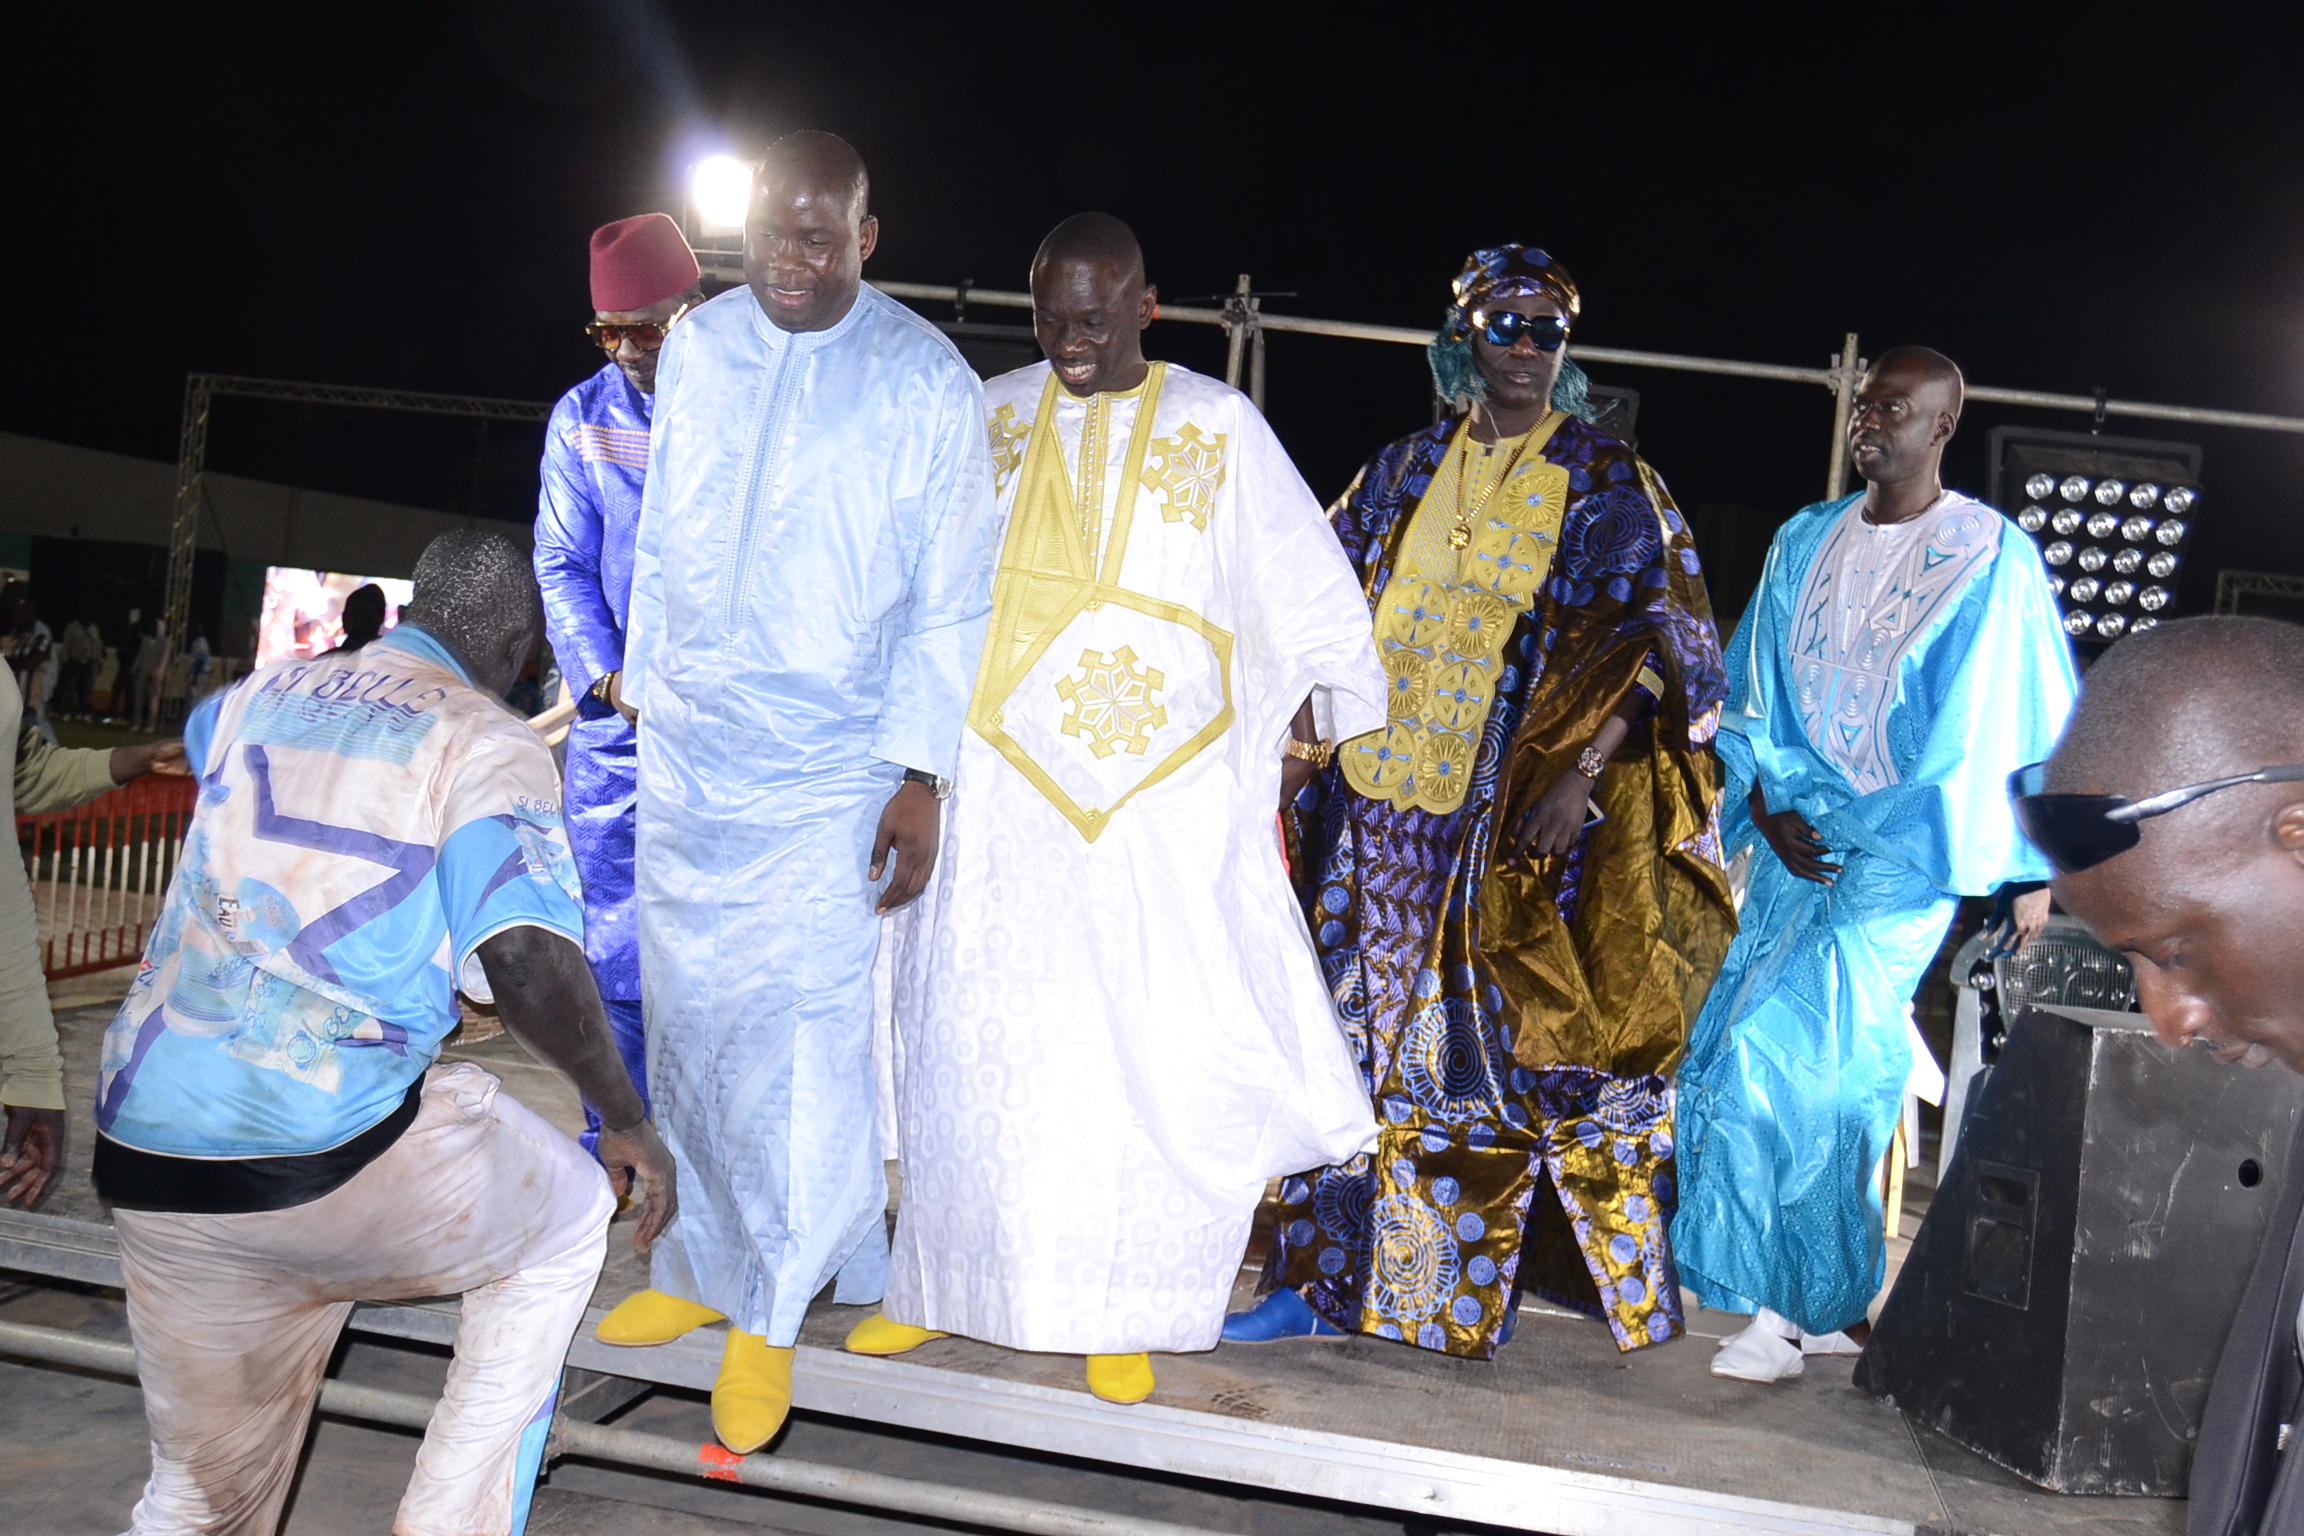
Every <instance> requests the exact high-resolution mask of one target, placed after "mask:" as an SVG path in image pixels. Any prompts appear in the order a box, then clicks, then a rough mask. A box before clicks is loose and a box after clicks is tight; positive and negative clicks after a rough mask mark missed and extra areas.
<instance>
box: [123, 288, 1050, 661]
mask: <svg viewBox="0 0 2304 1536" xmlns="http://www.w3.org/2000/svg"><path fill="white" fill-rule="evenodd" d="M1027 302H1029V301H1027ZM219 395H237V396H240V397H242V398H244V399H251V400H291V401H295V402H297V403H299V404H303V405H336V406H344V407H347V408H350V409H353V410H370V411H411V412H416V413H419V414H422V415H429V416H472V417H478V418H479V419H480V420H481V421H482V422H483V423H486V422H490V421H546V420H549V419H550V418H551V415H552V407H551V406H550V405H548V404H543V403H540V402H538V401H534V400H497V399H491V398H489V397H487V396H484V395H432V394H424V393H422V392H420V391H417V390H412V389H361V388H358V387H355V386H352V385H347V384H303V383H297V382H295V381H293V380H288V379H245V378H237V377H234V376H233V375H230V374H222V373H195V374H191V375H188V376H187V377H186V378H185V380H184V430H183V433H182V435H181V436H180V437H179V439H178V442H177V449H176V509H175V518H174V520H173V522H171V524H170V525H169V529H168V580H167V584H166V585H165V587H164V588H163V589H162V590H163V591H164V593H165V594H166V596H165V599H164V601H163V602H162V605H161V610H160V617H161V623H162V624H163V626H164V627H165V632H166V635H167V645H168V652H167V654H168V658H169V660H170V662H171V663H172V662H173V661H174V659H175V657H176V655H177V654H178V653H179V652H180V651H181V650H182V649H183V646H184V643H185V631H186V629H187V627H188V626H189V625H190V623H191V620H192V562H193V558H194V553H195V551H196V550H197V549H198V547H199V543H200V496H201V477H202V476H203V475H204V474H206V473H207V467H208V418H209V414H210V412H211V410H212V409H213V407H214V405H215V401H216V397H217V396H219ZM475 483H477V481H475Z"/></svg>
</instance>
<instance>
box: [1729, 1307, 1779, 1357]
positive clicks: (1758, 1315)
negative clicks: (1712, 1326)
mask: <svg viewBox="0 0 2304 1536" xmlns="http://www.w3.org/2000/svg"><path fill="white" fill-rule="evenodd" d="M1745 1326H1746V1330H1747V1331H1749V1330H1750V1329H1753V1328H1765V1329H1767V1330H1768V1331H1769V1332H1770V1333H1772V1334H1774V1335H1776V1337H1778V1338H1780V1339H1797V1338H1799V1337H1800V1325H1799V1324H1798V1323H1795V1322H1794V1321H1792V1319H1790V1318H1788V1317H1786V1316H1785V1315H1784V1314H1783V1313H1781V1312H1771V1311H1769V1310H1768V1309H1767V1308H1766V1307H1762V1308H1761V1309H1760V1310H1759V1311H1757V1312H1755V1313H1753V1314H1752V1321H1751V1322H1750V1323H1748V1324H1746V1325H1745ZM1743 1336H1744V1335H1743V1334H1741V1333H1731V1334H1729V1335H1728V1336H1727V1337H1726V1338H1723V1339H1720V1340H1717V1341H1715V1342H1714V1344H1713V1345H1712V1347H1713V1348H1714V1349H1726V1348H1727V1347H1728V1346H1729V1345H1730V1344H1732V1343H1734V1342H1735V1341H1736V1340H1738V1339H1740V1338H1742V1337H1743Z"/></svg>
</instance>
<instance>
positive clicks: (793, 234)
mask: <svg viewBox="0 0 2304 1536" xmlns="http://www.w3.org/2000/svg"><path fill="white" fill-rule="evenodd" d="M871 200H872V188H871V181H870V178H868V177H867V176H866V175H865V174H864V157H863V156H861V155H859V154H857V153H856V150H855V146H853V145H851V144H850V143H849V142H848V141H847V140H846V139H843V138H841V137H840V136H839V135H838V134H832V133H817V132H815V131H813V130H811V131H809V132H805V133H788V134H786V135H784V137H782V138H780V139H778V140H777V141H776V142H775V143H773V144H771V145H769V146H768V153H766V154H764V155H762V156H761V157H760V164H759V167H758V169H757V170H756V171H755V172H754V173H753V177H752V209H751V212H750V213H749V214H748V215H746V217H745V220H744V281H745V283H746V284H747V285H748V286H749V287H750V288H751V290H752V296H753V297H754V298H755V299H758V300H759V301H760V309H761V312H762V313H763V314H765V315H767V317H768V318H769V319H770V320H771V321H773V322H774V323H775V324H776V325H777V326H778V327H779V328H781V329H783V330H787V331H797V332H807V331H828V330H830V329H831V328H832V327H833V326H835V325H838V324H839V323H840V322H841V320H843V319H844V318H846V316H847V314H848V311H849V310H850V309H852V308H854V307H855V304H856V291H857V289H858V288H859V287H861V286H862V284H863V282H864V261H865V258H866V257H868V256H870V255H871V254H872V248H873V247H874V246H875V245H877V244H879V241H880V221H879V220H878V219H876V218H874V217H873V216H872V210H871V206H870V205H871Z"/></svg>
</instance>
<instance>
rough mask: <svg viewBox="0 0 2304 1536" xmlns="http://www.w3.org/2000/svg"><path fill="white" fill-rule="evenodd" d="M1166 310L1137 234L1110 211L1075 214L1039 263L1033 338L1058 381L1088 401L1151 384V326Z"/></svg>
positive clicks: (1051, 235) (1051, 234)
mask: <svg viewBox="0 0 2304 1536" xmlns="http://www.w3.org/2000/svg"><path fill="white" fill-rule="evenodd" d="M1159 308H1160V291H1159V290H1158V289H1157V288H1154V287H1153V286H1152V285H1151V284H1150V283H1148V282H1146V281H1145V280H1144V248H1143V247H1142V246H1140V245H1138V244H1137V243H1136V231H1134V230H1132V229H1130V228H1129V227H1128V226H1127V225H1125V224H1123V223H1121V222H1120V221H1119V220H1118V219H1116V218H1114V217H1112V215H1110V214H1108V213H1076V214H1074V215H1072V217H1070V218H1068V219H1066V220H1065V221H1064V222H1063V223H1061V224H1059V225H1057V226H1056V227H1055V228H1054V229H1052V230H1050V231H1048V238H1047V239H1045V240H1043V241H1041V242H1040V251H1039V254H1038V255H1036V256H1034V257H1033V258H1032V332H1033V334H1034V335H1035V336H1036V337H1038V338H1039V341H1040V350H1041V351H1042V352H1043V353H1045V354H1047V357H1048V364H1049V366H1050V367H1052V368H1054V369H1055V370H1056V378H1057V380H1058V382H1060V383H1061V384H1063V386H1064V387H1065V388H1066V389H1068V390H1070V391H1071V392H1072V393H1073V394H1074V395H1076V396H1079V397H1081V398H1083V399H1085V398H1086V397H1087V396H1090V395H1094V394H1098V393H1101V392H1103V391H1106V390H1123V389H1134V388H1135V387H1136V386H1137V385H1139V384H1141V383H1143V382H1144V376H1145V375H1146V374H1147V373H1148V372H1150V371H1151V364H1149V363H1147V362H1145V361H1144V328H1145V327H1146V326H1148V325H1150V324H1151V323H1152V317H1153V315H1155V314H1156V313H1158V311H1159Z"/></svg>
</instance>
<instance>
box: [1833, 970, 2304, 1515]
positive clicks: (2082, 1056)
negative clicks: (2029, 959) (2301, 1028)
mask: <svg viewBox="0 0 2304 1536" xmlns="http://www.w3.org/2000/svg"><path fill="white" fill-rule="evenodd" d="M2300 1105H2304V1078H2299V1077H2298V1076H2297V1075H2296V1074H2295V1073H2293V1072H2290V1071H2288V1070H2287V1069H2286V1068H2285V1067H2281V1066H2277V1065H2274V1066H2268V1067H2263V1068H2259V1069H2257V1070H2254V1071H2250V1070H2248V1069H2246V1068H2243V1067H2237V1066H2225V1065H2223V1064H2221V1063H2219V1062H2218V1061H2217V1060H2216V1059H2215V1057H2214V1056H2213V1055H2211V1054H2210V1053H2209V1052H2208V1051H2206V1050H2204V1049H2192V1050H2182V1051H2171V1050H2169V1049H2168V1048H2167V1047H2165V1046H2163V1045H2161V1044H2160V1043H2159V1042H2158V1041H2157V1040H2155V1039H2154V1038H2153V1037H2152V1033H2151V1026H2150V1024H2149V1022H2148V1021H2147V1020H2146V1019H2145V1018H2144V1016H2143V1015H2142V1014H2136V1013H2105V1012H2099V1011H2097V1010H2095V1009H2087V1008H2060V1009H2053V1010H2051V1009H2046V1008H2028V1009H2026V1010H2024V1012H2023V1013H2022V1014H2021V1015H2019V1016H2018V1018H2017V1020H2016V1022H2015V1024H2014V1025H2013V1026H2012V1027H2011V1028H2010V1030H2009V1033H2008V1041H2007V1044H2006V1045H2004V1046H2003V1047H2002V1048H2001V1052H2000V1060H1999V1062H1998V1064H1997V1065H1996V1066H1995V1067H1994V1068H1993V1069H1992V1070H1991V1071H1990V1072H1989V1073H1986V1074H1984V1075H1983V1076H1982V1077H1981V1078H1980V1079H1979V1081H1978V1083H1977V1087H1976V1093H1975V1097H1974V1098H1973V1099H1972V1100H1971V1102H1970V1106H1969V1109H1968V1115H1967V1123H1966V1125H1965V1127H1964V1128H1963V1129H1962V1131H1961V1133H1960V1145H1959V1150H1958V1151H1957V1152H1956V1153H1955V1154H1954V1155H1953V1159H1952V1165H1951V1167H1950V1168H1949V1169H1947V1170H1946V1173H1945V1178H1944V1182H1943V1184H1942V1186H1941V1187H1940V1188H1939V1189H1938V1190H1937V1192H1936V1198H1935V1200H1934V1202H1933V1203H1932V1204H1931V1205H1930V1206H1929V1208H1928V1216H1927V1219H1926V1220H1925V1221H1923V1222H1922V1223H1921V1225H1920V1233H1919V1236H1917V1237H1915V1238H1914V1239H1913V1240H1912V1251H1911V1254H1910V1255H1909V1256H1908V1257H1907V1258H1906V1259H1905V1261H1904V1268H1903V1272H1902V1273H1901V1274H1899V1275H1898V1276H1897V1277H1896V1288H1895V1289H1894V1290H1893V1291H1892V1292H1890V1293H1889V1297H1888V1304H1887V1306H1886V1307H1885V1308H1883V1309H1882V1311H1881V1313H1880V1320H1879V1321H1878V1322H1877V1323H1875V1324H1874V1325H1873V1327H1872V1337H1871V1339H1870V1341H1869V1342H1868V1343H1867V1344H1866V1346H1865V1349H1864V1356H1863V1358H1862V1359H1861V1360H1859V1361H1857V1363H1856V1378H1855V1379H1856V1385H1857V1386H1859V1387H1861V1388H1863V1389H1864V1390H1865V1391H1867V1392H1870V1393H1872V1394H1873V1395H1874V1396H1877V1397H1885V1398H1888V1399H1890V1400H1892V1401H1893V1402H1894V1403H1895V1405H1896V1406H1897V1407H1898V1408H1900V1409H1902V1410H1903V1411H1904V1412H1905V1413H1907V1414H1909V1415H1910V1416H1911V1417H1913V1418H1915V1419H1917V1420H1919V1421H1920V1422H1922V1423H1924V1424H1927V1425H1930V1426H1932V1427H1933V1428H1935V1429H1936V1430H1938V1431H1940V1432H1941V1433H1943V1434H1944V1435H1946V1436H1948V1437H1950V1438H1951V1439H1953V1440H1956V1441H1958V1442H1959V1443H1960V1444H1962V1445H1964V1446H1967V1447H1968V1448H1969V1449H1970V1450H1972V1451H1975V1452H1977V1453H1979V1454H1980V1455H1983V1456H1985V1457H1987V1458H1989V1459H1990V1460H1992V1461H1995V1462H1998V1463H1999V1464H2000V1465H2001V1466H2004V1467H2006V1468H2008V1469H2009V1470H2010V1471H2012V1472H2015V1473H2017V1474H2019V1475H2020V1476H2023V1477H2026V1478H2029V1479H2031V1480H2032V1481H2033V1482H2035V1483H2038V1484H2040V1485H2041V1486H2042V1487H2044V1488H2052V1489H2055V1490H2057V1491H2058V1492H2061V1493H2099V1494H2101V1493H2119V1494H2149V1495H2157V1496H2160V1497H2164V1498H2172V1497H2177V1496H2180V1495H2181V1494H2182V1493H2183V1492H2184V1485H2185V1480H2186V1477H2187V1474H2188V1472H2189V1470H2190V1467H2191V1462H2192V1440H2193V1436H2194V1434H2195V1432H2196V1430H2197V1427H2198V1424H2199V1419H2200V1408H2201V1405H2202V1403H2203V1402H2204V1401H2205V1400H2206V1399H2207V1396H2208V1383H2209V1380H2210V1378H2211V1377H2212V1376H2213V1375H2214V1374H2215V1370H2216V1359H2217V1356H2218V1355H2219V1354H2220V1353H2221V1352H2222V1351H2223V1348H2224V1335H2225V1334H2226V1333H2227V1332H2228V1331H2229V1330H2230V1328H2231V1326H2232V1315H2233V1313H2234V1312H2236V1311H2238V1310H2239V1306H2240V1293H2241V1291H2242V1289H2243V1288H2245V1287H2246V1285H2247V1283H2248V1273H2249V1269H2250V1267H2251V1266H2252V1265H2253V1264H2254V1263H2255V1260H2256V1250H2257V1248H2258V1246H2259V1245H2260V1244H2261V1243H2262V1241H2263V1236H2264V1224H2265V1221H2266V1220H2267V1218H2268V1217H2269V1216H2270V1215H2271V1211H2272V1205H2273V1202H2274V1200H2275V1199H2276V1198H2277V1196H2278V1193H2279V1188H2280V1182H2281V1180H2282V1178H2283V1177H2284V1176H2286V1175H2287V1173H2288V1169H2287V1168H2286V1167H2285V1163H2286V1159H2287V1149H2288V1142H2289V1137H2290V1135H2291V1133H2292V1132H2293V1130H2294V1127H2295V1121H2296V1114H2297V1110H2298V1108H2299V1106H2300Z"/></svg>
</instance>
